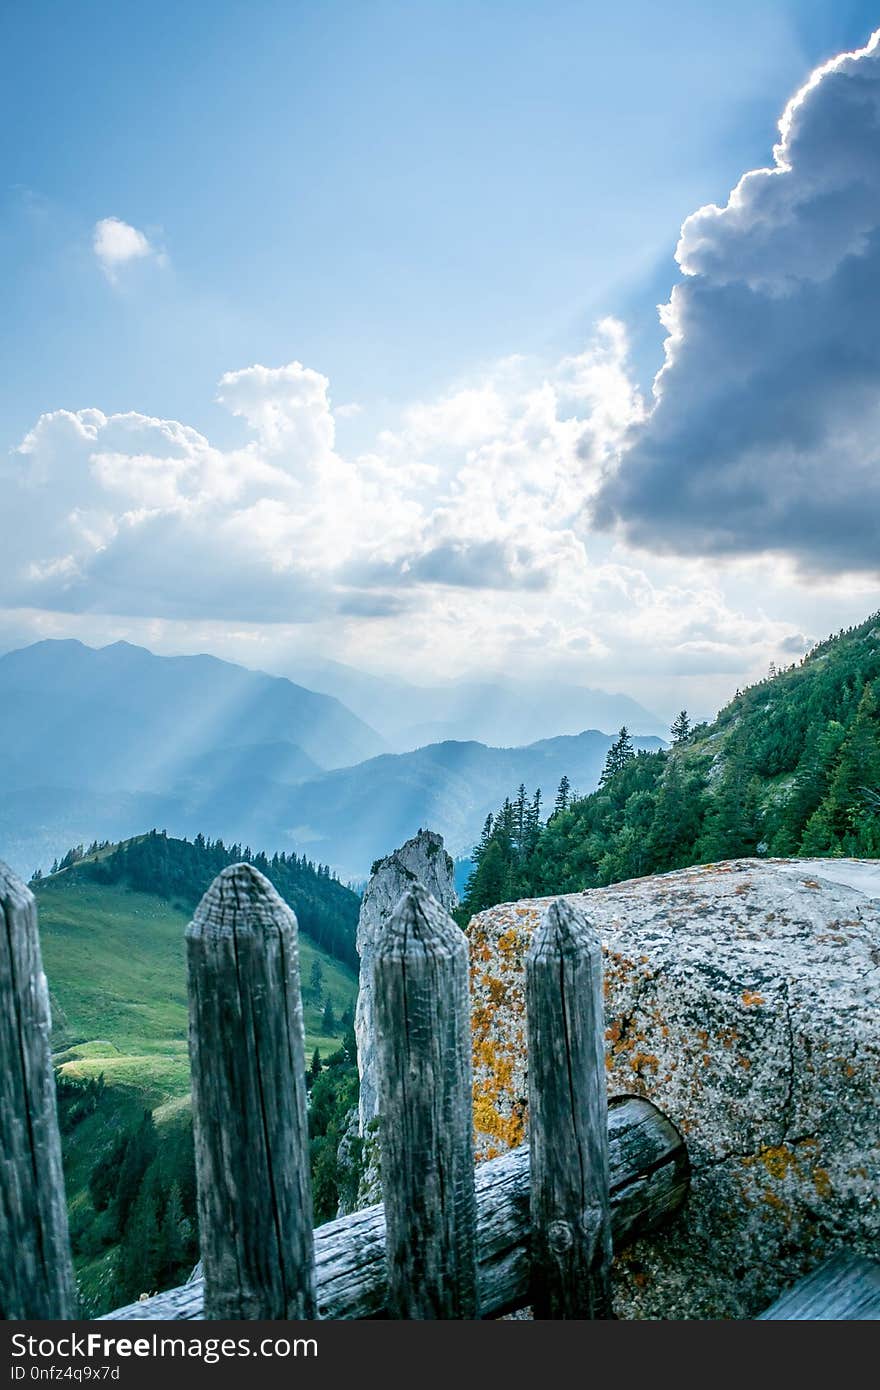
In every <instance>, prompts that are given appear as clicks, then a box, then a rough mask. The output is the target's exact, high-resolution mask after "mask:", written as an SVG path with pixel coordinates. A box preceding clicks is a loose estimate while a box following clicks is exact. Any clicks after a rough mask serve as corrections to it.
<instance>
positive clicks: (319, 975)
mask: <svg viewBox="0 0 880 1390" xmlns="http://www.w3.org/2000/svg"><path fill="white" fill-rule="evenodd" d="M309 988H310V990H311V993H312V999H313V1000H314V1001H315V1003H316V1004H318V1005H320V1003H321V1000H322V999H323V998H324V971H323V968H322V966H321V962H320V961H319V960H318V957H317V956H315V959H314V960H313V961H312V969H311V972H310V974H309Z"/></svg>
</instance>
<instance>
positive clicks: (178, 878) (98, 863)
mask: <svg viewBox="0 0 880 1390" xmlns="http://www.w3.org/2000/svg"><path fill="white" fill-rule="evenodd" d="M241 860H247V862H248V863H251V864H253V865H254V866H255V867H256V868H257V869H259V870H260V872H261V873H264V874H265V875H266V877H267V878H268V879H270V880H271V882H272V883H273V884H274V885H275V887H276V888H277V889H278V892H279V893H280V894H281V896H282V898H284V899H285V901H286V902H288V903H290V905H291V907H292V908H293V910H294V912H295V913H296V916H297V921H298V923H299V928H300V930H301V931H303V932H305V934H306V935H307V936H309V937H311V939H312V941H314V942H315V944H316V945H318V946H320V947H321V949H322V950H324V951H327V952H328V954H330V955H332V956H336V958H337V959H338V960H342V961H345V962H346V964H348V965H351V966H352V967H353V968H354V969H355V970H356V969H357V967H358V956H357V951H356V950H355V934H356V932H357V919H358V911H359V908H360V899H359V898H358V896H357V894H356V893H354V892H352V890H351V889H350V888H347V887H346V886H345V885H344V884H342V883H340V882H339V880H338V879H337V878H336V877H335V876H334V875H333V874H332V873H331V871H330V869H329V868H328V867H327V866H326V865H325V864H314V863H312V861H311V860H310V859H307V858H306V856H305V855H296V854H273V855H271V856H269V855H266V854H264V853H262V852H257V853H254V852H253V851H252V850H251V848H250V846H242V845H238V844H235V845H226V844H224V842H223V841H222V840H210V839H206V838H205V836H204V835H197V836H196V837H195V840H186V839H174V838H173V837H171V836H169V835H167V834H166V833H165V831H164V830H163V831H158V830H151V831H150V832H149V834H147V835H140V836H138V837H137V838H135V839H133V840H127V841H125V842H123V843H122V844H119V845H99V844H97V843H95V844H92V845H90V846H89V848H88V849H85V848H84V847H83V846H82V845H78V846H76V848H74V849H71V850H69V851H68V853H67V854H66V855H65V856H64V858H63V859H62V860H61V861H60V863H58V864H53V866H52V868H53V873H54V872H58V871H61V872H62V873H64V874H66V875H67V876H68V877H69V878H70V879H72V880H73V881H80V882H92V883H107V884H109V883H115V884H123V885H125V886H127V887H129V888H132V889H134V890H135V891H137V892H141V893H153V894H155V895H156V896H157V897H160V898H165V899H166V900H167V901H168V902H172V903H176V904H179V905H180V906H182V907H186V908H192V907H195V905H196V903H197V902H198V901H199V898H200V897H201V896H202V894H203V893H204V891H205V889H206V888H207V887H208V884H209V883H210V882H211V880H212V879H213V878H214V877H215V876H216V875H217V874H218V873H219V872H220V870H221V869H224V868H225V867H226V865H227V864H237V863H239V862H240V861H241ZM35 881H36V882H48V883H51V882H52V881H53V879H51V878H50V879H48V880H43V878H42V875H37V877H36V880H35Z"/></svg>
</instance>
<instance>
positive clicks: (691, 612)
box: [0, 321, 793, 705]
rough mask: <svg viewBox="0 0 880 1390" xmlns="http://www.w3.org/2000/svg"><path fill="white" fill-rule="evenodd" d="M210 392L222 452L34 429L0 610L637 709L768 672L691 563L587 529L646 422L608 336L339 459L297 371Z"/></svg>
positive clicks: (313, 388) (512, 365)
mask: <svg viewBox="0 0 880 1390" xmlns="http://www.w3.org/2000/svg"><path fill="white" fill-rule="evenodd" d="M218 396H219V399H220V401H221V403H222V404H223V405H224V407H225V408H226V409H227V410H229V411H231V412H232V413H233V414H234V415H235V416H236V417H238V418H239V419H240V420H241V421H242V422H243V425H244V426H245V427H246V431H247V436H246V440H245V442H244V443H243V444H242V445H241V446H240V447H233V448H220V447H218V446H217V445H216V444H214V443H213V442H212V441H211V440H210V439H209V438H207V437H206V436H205V435H204V434H203V433H201V432H200V431H198V430H195V429H193V428H192V427H190V426H188V425H186V424H183V423H181V422H178V421H174V420H163V419H155V418H151V417H149V416H146V415H143V414H140V413H138V412H133V411H132V412H127V413H119V414H115V415H108V414H105V413H104V412H102V411H101V410H98V409H85V410H80V411H65V410H58V411H53V412H50V413H47V414H45V415H43V416H41V417H40V419H39V420H38V421H37V422H36V423H35V425H34V427H33V428H32V429H31V430H30V431H29V432H28V434H27V435H26V436H25V438H24V439H23V440H22V441H21V443H20V445H19V446H18V448H17V449H14V450H13V451H12V452H11V453H10V454H9V455H8V456H7V457H6V458H5V459H2V458H0V487H2V489H3V496H4V506H5V511H4V522H5V525H4V564H3V566H2V567H0V616H2V614H3V612H4V610H5V612H6V614H8V615H10V614H11V615H13V617H10V618H8V619H7V621H8V622H14V621H17V620H15V619H14V615H15V614H16V613H19V614H21V613H29V614H38V615H40V616H39V618H36V617H35V618H33V619H29V621H32V622H33V623H34V625H35V627H34V630H35V631H38V632H40V633H44V632H57V631H59V630H63V631H70V632H76V633H84V634H85V635H86V636H88V635H89V634H90V633H95V632H105V633H106V634H107V635H108V640H110V639H111V637H112V636H116V635H118V634H119V632H120V624H122V628H121V630H122V631H124V632H125V633H126V634H127V635H130V636H131V637H133V638H134V639H135V640H141V641H145V642H147V643H148V644H151V645H152V644H159V645H161V640H160V638H161V634H163V633H164V634H167V633H168V632H169V631H174V632H176V633H178V634H181V633H183V632H185V633H186V634H188V636H186V637H184V636H181V635H178V636H176V637H175V638H174V642H175V644H176V649H178V650H180V649H183V650H187V649H191V647H192V645H193V644H199V643H201V644H203V645H205V646H207V647H209V648H210V649H212V650H221V651H225V652H226V653H227V654H237V655H239V656H241V657H243V658H244V659H245V660H247V661H249V662H250V663H251V664H259V663H260V653H261V652H262V651H263V650H266V652H267V653H269V655H267V657H266V664H271V662H272V657H271V652H275V653H277V651H278V650H279V648H280V646H282V645H284V646H292V645H294V644H295V643H296V642H297V641H299V640H303V641H305V640H307V639H306V638H304V637H303V638H302V639H298V638H296V637H295V634H296V633H297V632H299V633H303V632H305V630H306V626H308V630H309V632H310V633H311V634H312V636H311V638H309V639H308V640H311V641H315V642H318V643H320V644H321V646H322V647H323V650H325V651H330V652H333V653H334V654H335V655H336V656H337V658H339V659H343V660H348V661H352V662H353V663H354V664H357V665H363V664H366V665H369V664H371V663H372V664H374V665H381V666H385V665H388V664H390V665H392V666H394V665H396V666H397V667H398V669H408V670H409V671H410V672H411V673H412V674H416V675H417V676H420V675H423V674H424V672H426V671H427V672H429V673H430V676H431V678H432V679H433V678H435V677H436V675H437V673H438V671H442V672H443V673H445V674H449V673H452V672H453V671H455V670H456V669H459V670H460V669H463V668H466V667H467V666H469V665H473V664H474V663H475V662H478V663H479V664H480V665H481V666H482V667H485V669H491V668H492V667H493V666H496V665H499V664H501V663H506V664H510V663H511V662H513V663H514V664H515V667H516V669H518V670H522V671H525V670H527V669H528V670H531V671H533V673H534V674H536V675H543V676H546V675H547V673H548V672H549V671H551V670H555V669H560V670H565V671H567V672H568V673H569V675H572V674H575V675H576V676H579V677H580V678H585V679H587V680H588V683H592V684H597V683H598V684H602V683H605V682H608V683H610V682H612V681H614V682H623V683H625V684H627V685H629V686H630V687H631V688H632V687H633V686H634V685H635V680H636V676H637V675H638V676H639V677H640V678H641V679H642V680H643V681H647V682H649V684H648V687H647V688H645V689H644V690H643V691H642V698H644V699H645V702H646V703H647V704H649V705H650V704H653V703H655V702H656V701H655V694H656V692H655V690H654V687H653V686H652V685H651V684H650V682H652V681H654V680H657V679H661V678H663V679H665V674H664V673H669V672H674V673H676V675H675V678H676V679H677V678H678V677H679V676H680V675H682V674H683V673H691V674H694V673H697V674H700V673H707V672H710V673H712V672H714V673H716V674H717V673H727V672H734V671H735V672H736V673H737V674H739V673H741V672H742V671H743V669H744V666H745V665H747V664H748V663H750V662H753V663H754V665H755V666H756V667H757V669H766V666H767V662H768V661H769V658H770V656H771V655H775V656H776V658H777V659H779V654H780V652H781V651H782V650H784V648H783V647H782V643H783V642H784V640H785V639H786V638H788V637H789V636H790V635H791V633H792V630H793V624H791V623H788V624H786V623H780V622H774V621H771V620H769V619H767V618H765V617H764V616H763V615H759V616H757V617H756V616H754V615H753V616H746V615H745V614H743V613H742V612H741V611H740V610H739V608H738V607H737V606H736V605H733V606H731V605H730V604H728V602H727V601H726V600H725V598H724V596H723V595H722V594H721V593H720V592H719V590H718V589H717V587H716V585H715V583H714V577H713V575H712V574H711V572H708V571H707V567H706V566H705V565H702V564H701V562H697V561H694V562H688V563H682V562H679V561H676V562H675V563H674V564H671V563H670V562H665V561H658V562H657V563H656V565H655V566H654V570H653V571H652V573H650V574H649V573H648V572H647V571H646V570H645V568H644V567H643V566H642V565H641V564H636V563H634V562H633V560H632V557H631V556H629V557H627V556H626V555H625V554H622V553H619V552H613V551H612V552H611V553H609V547H608V545H607V543H606V542H603V543H602V547H601V549H600V548H597V547H596V546H594V544H593V542H592V541H591V540H590V538H589V537H588V536H586V535H585V515H584V505H585V499H589V498H590V497H591V496H592V495H593V494H594V493H595V491H596V488H597V487H598V486H599V484H600V481H601V478H602V475H603V472H604V471H606V470H607V468H608V467H609V463H610V460H611V459H612V458H613V457H614V456H615V454H616V453H617V452H618V451H619V449H620V446H621V441H622V440H623V439H624V438H625V437H626V436H627V435H628V433H629V432H630V431H631V430H633V429H635V428H638V427H639V425H640V422H641V421H642V419H643V415H644V410H643V405H642V402H641V400H640V397H639V395H638V392H637V391H636V390H635V389H634V387H633V384H632V380H631V374H630V372H629V370H628V363H627V345H626V338H625V334H624V333H623V331H622V329H621V328H620V325H618V324H617V323H615V322H612V321H605V322H604V323H602V324H600V325H599V326H598V328H597V332H596V336H595V338H594V340H593V341H592V342H591V343H589V344H588V346H587V347H586V348H585V349H584V351H583V352H582V353H579V354H575V355H573V356H570V357H567V358H565V359H563V360H562V361H560V362H556V363H554V364H552V365H543V366H542V365H541V364H537V363H535V362H529V361H527V360H525V359H522V358H511V359H507V360H505V361H503V362H500V363H497V364H496V365H495V366H494V367H492V368H491V369H489V370H487V371H486V372H485V373H483V374H482V376H481V377H480V378H479V379H478V380H476V381H472V382H467V383H461V384H459V385H457V386H454V387H453V388H452V389H450V390H449V391H447V392H445V393H444V394H442V395H441V396H439V397H438V398H437V399H435V400H427V401H422V402H417V403H415V404H414V405H412V406H411V407H410V408H408V409H406V410H403V411H402V412H401V414H400V418H399V420H398V422H397V425H396V427H395V428H393V429H385V430H383V431H381V432H380V433H379V435H378V436H377V438H376V439H375V441H374V443H373V446H372V447H371V448H370V449H368V450H366V451H364V452H362V453H359V454H356V455H351V456H349V455H348V454H347V453H346V452H345V451H343V450H341V449H340V448H339V446H338V443H337V439H336V431H335V420H334V412H333V408H332V404H331V395H330V385H329V382H328V380H327V378H326V377H324V376H323V375H322V374H321V373H320V372H317V371H315V370H313V369H312V368H309V367H307V366H304V365H303V364H302V363H299V362H291V363H288V364H287V365H286V366H283V367H265V366H262V365H254V366H250V367H247V368H244V369H242V370H240V371H233V372H228V373H226V374H225V375H224V376H223V378H222V379H221V381H220V383H219V387H218ZM664 567H665V568H666V572H665V573H664V572H663V571H664ZM59 624H60V625H61V626H60V627H59ZM83 624H85V627H84V626H83ZM235 643H239V644H240V645H239V646H238V647H237V648H236V647H235V646H234V644H235ZM230 644H233V645H230ZM241 644H243V645H241ZM276 659H277V658H276ZM587 671H588V675H586V674H585V672H587ZM720 678H721V677H720V676H719V679H720ZM725 679H729V678H728V677H725Z"/></svg>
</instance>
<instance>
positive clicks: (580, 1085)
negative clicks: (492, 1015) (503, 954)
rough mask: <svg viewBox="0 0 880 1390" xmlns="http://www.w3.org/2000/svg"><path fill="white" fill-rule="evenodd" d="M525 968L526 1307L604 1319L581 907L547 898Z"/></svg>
mask: <svg viewBox="0 0 880 1390" xmlns="http://www.w3.org/2000/svg"><path fill="white" fill-rule="evenodd" d="M525 965H526V1015H527V1027H528V1048H529V1051H528V1057H529V1078H528V1083H529V1149H530V1155H531V1218H532V1306H533V1308H534V1313H535V1317H536V1318H554V1319H564V1318H608V1317H611V1316H612V1312H611V1203H610V1193H609V1167H608V1100H607V1095H606V1089H605V1045H604V1032H605V1012H604V1006H603V999H602V947H601V944H600V942H599V938H598V936H597V935H596V933H595V931H594V930H593V929H592V927H591V925H590V922H589V920H588V918H587V916H586V913H585V911H584V909H583V908H582V907H580V906H575V904H573V903H572V902H571V901H569V900H566V899H564V898H558V899H557V900H556V901H555V902H552V903H551V904H550V906H549V907H548V908H547V910H546V912H545V913H544V916H543V919H542V921H541V924H540V926H539V927H538V929H537V931H536V932H535V935H534V937H533V939H532V943H531V946H530V947H529V950H528V953H527V955H526V962H525Z"/></svg>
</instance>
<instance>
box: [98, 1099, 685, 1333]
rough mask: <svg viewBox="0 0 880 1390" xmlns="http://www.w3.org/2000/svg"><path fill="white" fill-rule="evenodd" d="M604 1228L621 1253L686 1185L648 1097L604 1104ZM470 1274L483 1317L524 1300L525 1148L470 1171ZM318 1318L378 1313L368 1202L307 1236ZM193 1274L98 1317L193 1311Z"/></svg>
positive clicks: (378, 1226)
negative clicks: (473, 1258) (473, 1236)
mask: <svg viewBox="0 0 880 1390" xmlns="http://www.w3.org/2000/svg"><path fill="white" fill-rule="evenodd" d="M608 1155H609V1161H610V1182H611V1227H612V1234H613V1237H614V1244H615V1247H616V1248H617V1249H622V1248H623V1247H625V1246H626V1245H628V1244H629V1243H630V1241H632V1240H633V1239H634V1238H635V1237H636V1236H637V1235H640V1234H642V1233H643V1232H646V1231H651V1230H656V1229H657V1227H659V1226H662V1225H663V1223H664V1222H665V1221H666V1220H667V1219H668V1218H669V1217H670V1216H672V1215H673V1214H674V1213H675V1212H676V1211H677V1210H678V1209H679V1207H680V1206H681V1204H682V1202H683V1201H684V1199H685V1197H686V1195H687V1191H688V1186H689V1165H688V1157H687V1150H686V1148H685V1145H684V1142H683V1141H682V1138H681V1135H680V1134H679V1133H678V1131H677V1130H676V1128H675V1126H674V1125H673V1124H672V1123H671V1122H670V1121H669V1120H668V1119H667V1118H666V1116H665V1115H663V1114H661V1112H660V1111H659V1110H658V1109H657V1108H656V1106H654V1105H652V1104H651V1102H650V1101H647V1100H642V1099H639V1098H636V1097H627V1098H626V1099H617V1100H612V1101H611V1102H610V1105H609V1109H608ZM475 1189H476V1203H477V1233H478V1234H477V1276H478V1286H479V1303H480V1310H481V1314H482V1316H483V1317H497V1316H498V1315H499V1314H500V1313H504V1312H507V1311H509V1310H511V1309H514V1308H521V1307H523V1306H524V1305H525V1304H526V1303H527V1302H528V1300H529V1270H530V1266H529V1219H530V1218H529V1150H528V1146H527V1145H525V1144H524V1145H522V1146H521V1147H520V1148H518V1149H514V1150H513V1151H512V1152H511V1153H507V1154H502V1155H501V1157H500V1158H494V1159H492V1160H491V1161H490V1162H488V1163H482V1164H480V1166H479V1167H478V1168H477V1170H476V1175H475ZM315 1261H316V1273H317V1287H318V1316H319V1318H373V1317H382V1316H384V1315H385V1314H386V1312H387V1307H386V1299H387V1276H386V1263H385V1212H384V1208H383V1207H382V1206H381V1204H380V1205H379V1206H375V1207H368V1208H366V1210H364V1211H357V1212H354V1213H353V1215H351V1216H345V1217H342V1218H341V1219H340V1220H338V1221H328V1222H327V1223H326V1225H324V1226H319V1227H318V1229H317V1231H316V1232H315ZM203 1294H204V1281H203V1279H202V1277H201V1273H200V1272H199V1273H197V1274H196V1277H195V1278H194V1279H193V1280H192V1281H191V1282H190V1283H187V1284H184V1285H183V1286H182V1287H181V1288H178V1289H172V1290H170V1291H169V1292H168V1293H163V1294H158V1295H157V1296H156V1297H155V1298H151V1299H148V1300H146V1302H144V1303H133V1304H130V1305H129V1306H127V1307H125V1308H118V1309H116V1310H115V1312H112V1313H109V1314H107V1317H108V1318H110V1319H120V1320H129V1319H131V1320H141V1319H143V1320H153V1319H161V1318H182V1319H198V1318H201V1317H203V1315H204V1314H203V1306H202V1305H203Z"/></svg>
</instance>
